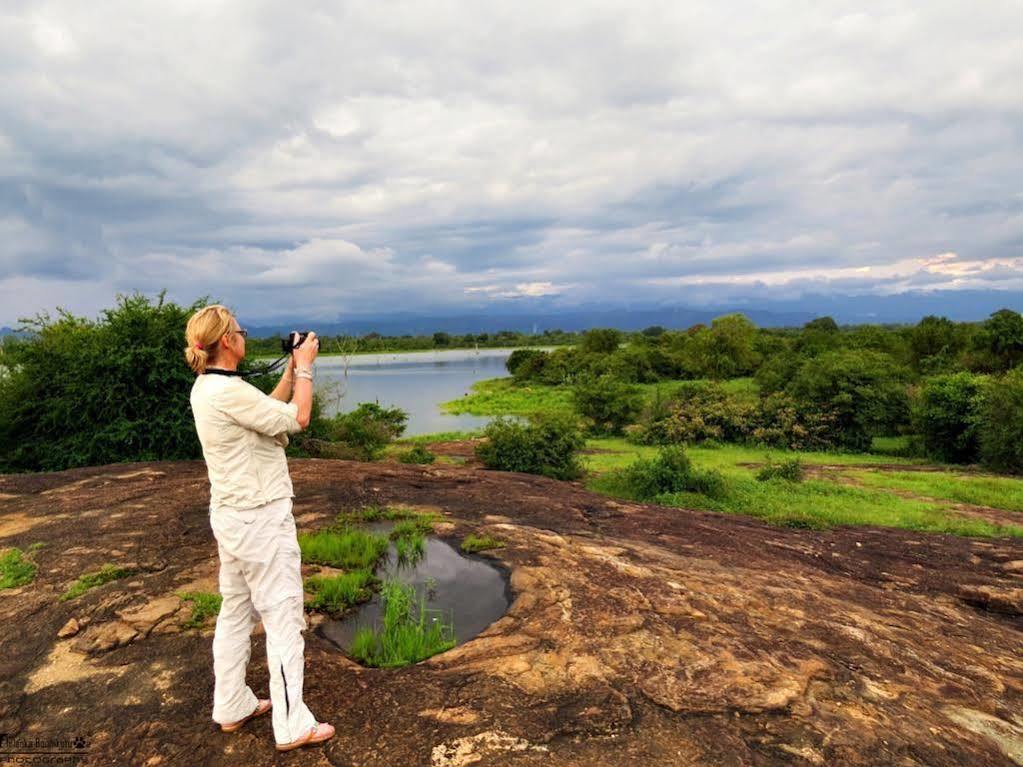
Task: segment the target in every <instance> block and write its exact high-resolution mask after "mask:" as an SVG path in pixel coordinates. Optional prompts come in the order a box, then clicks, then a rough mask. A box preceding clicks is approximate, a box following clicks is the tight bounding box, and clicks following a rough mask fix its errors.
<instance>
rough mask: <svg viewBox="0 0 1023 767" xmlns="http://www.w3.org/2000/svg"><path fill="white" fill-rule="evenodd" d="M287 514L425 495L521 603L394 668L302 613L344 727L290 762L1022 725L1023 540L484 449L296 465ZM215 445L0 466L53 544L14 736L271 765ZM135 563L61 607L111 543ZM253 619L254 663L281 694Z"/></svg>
mask: <svg viewBox="0 0 1023 767" xmlns="http://www.w3.org/2000/svg"><path fill="white" fill-rule="evenodd" d="M292 476H293V478H294V482H295V487H296V493H297V498H296V507H295V516H296V518H297V519H298V520H300V521H299V529H300V530H303V529H313V528H315V527H317V526H319V525H323V524H327V523H329V522H330V521H332V520H333V518H334V516H335V515H336V513H337V512H338V511H340V510H342V509H349V508H357V507H359V506H361V505H364V504H367V503H405V504H410V505H417V506H422V507H427V506H428V507H430V508H432V509H434V510H436V511H438V512H439V513H440V514H442V515H443V516H444V520H443V522H442V523H441V524H440V525H439V526H438V527H437V530H438V532H439V533H441V534H443V535H445V536H450V537H451V538H452V540H453V541H454V542H457V541H458V540H459V539H460V538H461V537H464V536H465V535H466V534H468V533H470V532H475V533H482V534H491V535H494V536H496V537H498V538H500V539H501V540H502V541H503V542H504V546H503V547H502V548H500V549H494V550H490V551H488V552H485V553H484V554H482V556H485V557H488V558H490V559H491V560H492V561H493V562H495V563H496V564H497V565H499V566H500V567H501V568H503V569H505V570H506V571H507V572H508V574H509V589H510V593H511V596H512V601H511V605H510V608H509V610H508V611H507V613H506V614H505V615H504V616H503V617H502V618H500V619H499V620H498V621H496V622H495V623H493V624H492V625H491V626H489V627H488V628H487V629H486V630H485V631H484V632H483V633H482V634H481V635H479V636H477V637H476V638H474V639H472V640H471V641H469V642H466V643H465V644H463V645H461V646H459V647H456V648H454V649H452V650H450V651H448V652H446V653H443V654H441V655H437V656H434V657H433V658H430V659H428V660H426V661H423V662H422V663H419V664H416V665H414V666H410V667H407V668H403V669H388V670H384V669H365V668H362V667H360V666H359V665H358V664H355V663H354V662H352V661H351V660H349V659H347V658H345V657H344V656H343V655H342V654H341V653H339V651H338V650H337V649H336V648H335V647H334V646H333V645H331V644H330V643H329V642H328V641H327V640H326V639H325V638H323V637H321V636H320V635H319V634H318V633H317V631H316V629H315V625H314V624H315V622H314V621H312V620H311V621H310V630H309V631H308V632H307V639H306V657H307V672H306V684H305V697H306V701H307V703H308V704H309V705H310V707H311V709H312V710H313V712H314V713H315V714H316V715H317V716H318V717H319V718H320V719H322V720H326V721H330V722H332V723H334V724H335V725H336V726H337V728H338V736H337V737H336V738H335V739H334V740H333V741H331V742H330V743H329V744H327V745H326V746H325V747H324V748H321V749H316V750H311V751H308V752H306V751H302V752H296V753H295V754H292V755H289V763H294V764H314V763H315V764H325V763H330V764H337V765H350V764H360V765H373V766H376V767H385V766H386V767H390V766H391V765H397V764H401V765H429V766H430V767H460V766H461V765H470V764H479V765H497V766H499V765H541V764H542V765H544V766H545V767H548V766H553V767H558V766H560V765H564V766H565V767H568V766H569V765H571V766H573V767H574V766H575V765H591V764H592V765H608V766H609V767H616V766H617V765H625V764H630V765H631V764H633V763H642V764H649V765H655V766H661V765H664V766H667V765H744V764H750V765H790V764H793V765H806V764H810V765H829V766H830V765H870V766H871V767H873V766H874V765H905V766H907V767H908V766H909V765H928V766H929V767H930V766H932V765H948V766H949V767H951V766H952V765H956V766H958V765H966V764H969V765H1003V766H1008V765H1013V764H1023V761H1021V756H1020V754H1021V745H1020V744H1021V740H1020V736H1021V732H1023V714H1021V712H1023V656H1021V653H1020V646H1021V642H1020V639H1021V629H1023V617H1021V613H1020V610H1019V605H1020V601H1019V600H1020V592H1021V590H1023V572H1021V571H1020V569H1019V568H1017V567H1016V566H1015V565H1014V563H1018V562H1020V561H1023V542H1020V541H1017V540H984V541H974V540H971V539H967V538H958V537H952V536H938V535H921V534H917V533H910V532H904V531H894V530H872V529H856V530H836V531H831V532H823V533H822V532H813V531H800V530H785V529H779V528H773V527H769V526H765V525H762V524H760V523H757V522H754V521H752V520H748V519H742V518H733V517H726V516H720V515H713V514H706V513H697V512H687V511H684V510H679V509H667V508H660V507H656V506H647V505H642V504H629V503H621V502H615V501H611V500H609V499H605V498H601V497H599V496H596V495H593V494H591V493H588V492H586V491H585V490H584V489H583V488H581V487H580V486H578V485H575V484H572V483H559V482H555V481H552V480H547V479H543V478H539V477H529V476H525V475H516V474H500V473H495V472H486V471H481V470H478V469H474V468H471V467H470V468H465V467H452V466H432V467H429V468H428V469H426V468H422V467H414V466H395V465H386V464H360V463H351V462H345V461H327V460H310V461H296V462H292ZM204 492H205V469H204V466H203V465H202V464H201V463H190V462H184V463H161V464H152V465H139V466H135V467H125V466H118V467H97V468H94V469H85V470H78V471H72V472H62V473H58V474H50V475H25V476H15V477H0V493H4V494H5V495H6V496H8V497H7V498H6V499H3V500H0V519H2V517H3V515H4V514H10V515H12V516H13V517H15V518H16V519H17V524H16V525H11V526H10V527H9V528H8V529H9V530H12V531H16V532H13V533H12V534H11V535H8V536H6V537H0V546H6V545H18V546H20V547H22V548H27V546H28V545H29V544H31V543H33V542H35V541H45V542H47V543H48V544H52V545H47V546H45V547H43V548H42V549H40V550H39V551H38V552H37V554H36V555H35V556H36V557H37V562H38V564H39V566H40V567H39V574H38V576H37V579H36V581H35V582H34V583H33V584H32V586H31V587H30V588H24V589H21V590H19V591H18V593H17V594H16V595H15V596H13V597H12V596H8V595H4V593H3V592H0V643H2V646H3V648H4V653H2V654H0V680H3V681H2V682H0V732H5V733H11V734H17V735H20V736H21V737H28V736H31V735H33V734H37V733H42V732H45V733H46V734H47V735H52V736H55V737H56V736H59V735H61V734H64V735H72V734H74V735H81V734H82V733H86V735H87V740H88V749H87V751H88V757H87V759H86V761H85V763H86V764H95V765H107V764H131V765H135V764H147V763H148V764H189V765H191V764H213V765H216V764H225V765H226V764H238V763H246V764H252V765H260V764H267V765H269V764H273V763H275V754H274V752H273V749H272V737H271V735H270V731H269V724H268V723H267V722H266V721H264V720H257V721H254V722H253V723H250V724H249V725H246V728H245V729H244V730H243V731H242V732H240V733H238V734H236V735H232V736H225V735H223V734H222V733H220V732H219V731H217V730H216V729H215V728H213V727H212V726H211V725H210V721H209V717H210V704H211V700H212V658H211V655H210V628H209V627H207V629H206V630H205V631H196V630H183V629H182V624H183V623H184V622H185V621H186V620H187V617H188V615H189V614H190V607H189V606H188V605H187V604H183V603H182V601H181V599H180V598H179V597H178V596H177V594H178V593H180V592H183V591H192V590H215V589H216V547H215V543H214V541H213V538H212V535H211V533H210V530H209V526H208V519H207V511H206V507H205V503H206V499H205V497H204ZM107 561H113V562H118V561H121V562H124V561H130V562H137V563H144V565H140V566H139V568H138V569H139V572H138V573H137V574H136V575H134V576H132V577H131V578H130V579H122V580H120V581H115V582H112V583H108V584H105V585H104V586H102V587H99V588H97V589H95V590H93V591H90V592H87V593H86V594H84V595H82V596H81V597H79V598H77V599H75V600H72V601H70V602H60V601H59V599H58V597H59V595H60V594H61V593H62V591H63V589H64V587H65V586H66V584H67V583H68V582H69V581H70V580H72V579H73V578H74V577H76V576H77V575H78V574H80V573H82V572H89V571H92V570H95V569H97V568H98V567H99V566H100V565H101V564H102V563H104V562H107ZM264 657H265V656H264V650H263V638H262V637H261V636H256V637H254V643H253V655H252V663H251V665H250V683H251V684H252V686H253V688H254V689H255V690H256V691H257V693H258V694H260V695H261V696H263V695H265V694H266V669H265V660H264Z"/></svg>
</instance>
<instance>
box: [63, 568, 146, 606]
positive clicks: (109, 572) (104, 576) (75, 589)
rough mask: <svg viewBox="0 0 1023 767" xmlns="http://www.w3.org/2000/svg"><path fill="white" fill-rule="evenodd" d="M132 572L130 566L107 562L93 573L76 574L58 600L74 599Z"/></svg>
mask: <svg viewBox="0 0 1023 767" xmlns="http://www.w3.org/2000/svg"><path fill="white" fill-rule="evenodd" d="M134 573H135V570H134V569H132V568H130V567H118V566H117V565H114V564H111V563H109V562H108V563H106V564H105V565H103V566H102V567H101V568H100V569H99V570H98V571H96V572H94V573H86V574H85V575H80V576H78V580H76V581H75V582H74V583H72V584H71V585H70V586H68V589H67V591H65V592H64V593H63V594H61V597H60V601H61V602H66V601H67V600H69V599H76V598H77V597H80V596H81V595H82V594H84V593H85V592H86V591H89V590H90V589H94V588H96V587H97V586H102V585H103V584H104V583H110V581H116V580H118V579H120V578H127V577H128V576H129V575H134Z"/></svg>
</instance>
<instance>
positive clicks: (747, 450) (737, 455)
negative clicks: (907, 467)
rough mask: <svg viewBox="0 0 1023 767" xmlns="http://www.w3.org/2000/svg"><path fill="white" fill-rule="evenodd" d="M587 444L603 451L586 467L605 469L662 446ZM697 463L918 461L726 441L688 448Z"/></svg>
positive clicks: (606, 441) (652, 453)
mask: <svg viewBox="0 0 1023 767" xmlns="http://www.w3.org/2000/svg"><path fill="white" fill-rule="evenodd" d="M586 447H587V448H590V449H596V450H601V451H609V452H600V453H594V454H591V455H584V456H582V460H583V466H584V467H585V468H586V469H587V470H589V471H595V472H601V471H607V470H609V469H620V468H624V467H625V466H628V465H629V464H630V463H632V462H633V461H634V460H635V459H636V458H653V457H654V456H655V455H657V450H658V448H657V447H656V446H651V445H635V444H633V443H631V442H629V441H627V440H625V439H621V438H613V439H590V440H587V441H586ZM686 453H687V454H688V455H689V457H690V458H691V459H692V460H693V463H694V464H696V465H698V467H699V468H701V469H721V470H725V469H735V468H737V465H738V464H740V463H757V464H761V463H766V462H767V460H768V459H770V460H773V461H776V462H779V461H785V460H792V459H794V458H798V459H799V460H800V461H801V462H802V463H803V465H804V466H807V465H811V466H812V465H822V464H826V465H836V466H856V465H862V464H872V463H889V464H914V463H920V461H918V460H913V459H908V458H894V459H893V458H891V457H890V456H881V455H875V454H873V453H822V452H814V451H800V450H778V449H776V448H765V447H750V446H746V445H732V444H724V445H718V446H716V447H715V446H704V445H695V446H693V447H689V448H687V449H686Z"/></svg>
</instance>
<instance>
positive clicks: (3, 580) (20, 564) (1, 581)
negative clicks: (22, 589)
mask: <svg viewBox="0 0 1023 767" xmlns="http://www.w3.org/2000/svg"><path fill="white" fill-rule="evenodd" d="M33 546H35V544H33ZM29 551H34V549H33V548H32V547H31V546H30V547H29ZM35 577H36V566H35V564H34V563H33V562H29V561H28V560H27V559H25V555H24V553H22V551H21V549H8V550H7V551H5V552H4V553H3V554H0V589H15V588H17V587H18V586H24V585H25V584H26V583H31V582H32V579H33V578H35Z"/></svg>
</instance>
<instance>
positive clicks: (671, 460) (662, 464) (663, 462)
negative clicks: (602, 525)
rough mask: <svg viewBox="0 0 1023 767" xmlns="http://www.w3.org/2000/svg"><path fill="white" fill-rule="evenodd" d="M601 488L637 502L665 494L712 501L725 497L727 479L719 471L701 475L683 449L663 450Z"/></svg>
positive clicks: (607, 479)
mask: <svg viewBox="0 0 1023 767" xmlns="http://www.w3.org/2000/svg"><path fill="white" fill-rule="evenodd" d="M600 484H601V486H602V487H604V488H605V489H606V490H610V491H612V492H615V493H616V494H619V495H624V496H626V497H630V498H632V499H634V500H639V501H649V500H653V499H655V498H657V497H658V496H660V495H662V494H665V493H680V492H688V493H699V494H703V495H707V496H710V497H712V498H720V497H721V496H723V495H724V494H725V491H726V482H725V478H724V476H723V475H722V474H721V473H720V472H717V471H713V470H710V471H700V470H697V469H694V468H693V465H692V462H691V461H690V460H689V457H688V456H687V455H686V452H685V449H684V448H682V446H681V445H670V446H668V447H664V448H661V450H660V451H659V452H658V454H657V456H656V457H655V458H653V459H646V458H640V459H639V460H637V461H636V462H635V463H633V464H632V465H631V466H628V467H626V468H624V469H618V470H616V471H614V472H612V473H610V474H609V475H607V476H605V477H603V478H602V480H601V483H600Z"/></svg>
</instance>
